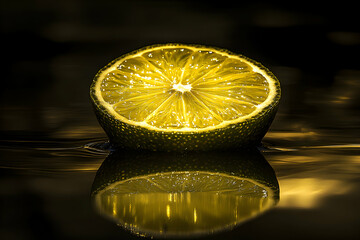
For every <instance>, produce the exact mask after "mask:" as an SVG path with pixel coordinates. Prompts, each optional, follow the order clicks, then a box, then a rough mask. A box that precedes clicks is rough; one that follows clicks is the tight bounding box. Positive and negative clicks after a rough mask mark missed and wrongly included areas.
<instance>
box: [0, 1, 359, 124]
mask: <svg viewBox="0 0 360 240" xmlns="http://www.w3.org/2000/svg"><path fill="white" fill-rule="evenodd" d="M0 8H1V10H0V11H1V12H0V13H1V39H2V51H1V52H2V54H1V56H2V76H1V80H2V81H1V82H2V86H1V88H0V96H1V98H0V99H1V106H24V107H34V106H37V107H39V108H40V107H41V106H57V107H58V106H73V105H76V104H88V86H89V84H90V82H91V80H92V78H93V76H94V75H95V74H96V72H97V71H98V69H100V68H101V67H102V66H104V65H105V64H107V63H108V62H109V61H111V60H112V59H114V58H116V57H119V56H120V55H121V54H124V53H127V52H129V51H132V50H135V49H137V48H140V47H143V46H146V45H150V44H155V43H168V42H181V43H197V44H203V45H210V46H217V47H220V48H226V49H228V50H230V51H233V52H236V53H241V54H244V55H246V56H248V57H250V58H253V59H255V60H258V61H260V62H261V63H263V64H264V65H265V66H267V67H269V68H270V69H271V70H272V71H273V72H274V73H275V75H278V77H279V79H280V81H281V83H282V85H283V87H285V88H287V87H288V86H289V85H292V86H294V85H296V91H294V96H286V95H287V93H286V91H284V95H285V96H286V98H288V99H286V102H287V104H290V105H291V104H292V105H293V106H292V107H293V108H295V109H292V110H291V111H295V112H297V111H299V110H300V111H301V109H299V108H301V105H300V104H298V103H299V101H300V102H302V101H304V100H305V99H304V98H305V96H304V94H303V93H304V92H306V90H308V89H309V87H322V88H325V87H329V86H330V85H333V84H335V82H336V77H337V76H338V75H339V74H342V75H349V74H350V75H351V74H352V75H354V74H356V77H359V72H358V71H356V72H354V70H359V61H358V53H359V44H360V32H359V20H358V19H359V18H358V17H359V16H358V11H357V9H358V8H357V6H356V4H355V2H353V1H352V2H346V1H327V2H322V1H319V2H318V1H286V2H284V1H279V2H278V1H165V0H163V1H162V0H159V1H146V0H142V1H138V0H135V1H130V0H129V1H116V0H102V1H94V0H64V1H48V0H36V1H33V0H11V1H10V0H1V6H0ZM349 71H350V72H349ZM288 75H291V76H288ZM293 76H295V77H293ZM291 81H292V82H291ZM294 81H296V82H294ZM357 87H359V86H358V85H357ZM356 100H359V97H357V99H356ZM292 102H295V103H292ZM304 104H305V102H304ZM358 106H359V105H356V107H358ZM283 107H285V106H283ZM288 107H289V106H288ZM289 108H290V107H289ZM0 124H1V123H0ZM5 125H6V124H5ZM0 126H1V130H5V129H4V128H5V127H4V125H0ZM36 127H37V128H40V127H41V126H36Z"/></svg>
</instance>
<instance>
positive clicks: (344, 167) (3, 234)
mask: <svg viewBox="0 0 360 240" xmlns="http://www.w3.org/2000/svg"><path fill="white" fill-rule="evenodd" d="M190 3H191V2H187V1H184V2H182V1H176V2H175V3H169V2H167V1H156V2H153V1H129V2H126V1H124V2H123V3H121V4H119V3H117V4H118V5H116V4H115V5H116V6H117V7H116V8H115V7H114V2H112V1H103V3H102V4H101V5H100V4H99V5H98V4H95V3H92V2H91V1H71V2H66V1H65V2H59V3H57V4H56V5H49V4H45V3H42V2H41V1H39V2H37V3H36V4H34V5H29V4H24V3H23V2H22V1H20V0H19V1H18V3H17V1H12V2H10V1H8V2H6V1H3V2H2V4H3V5H4V7H2V8H1V9H2V10H1V14H2V19H1V23H2V35H3V39H4V40H5V41H6V44H7V45H9V46H10V47H9V48H7V49H5V50H4V53H3V54H4V59H7V61H6V63H5V65H4V66H5V67H4V69H5V70H4V71H3V73H2V74H3V77H2V84H3V85H2V88H1V89H0V100H1V101H0V136H1V137H0V189H1V191H0V238H1V239H85V238H86V239H139V238H140V239H142V238H143V237H139V236H137V235H136V234H134V233H131V231H129V230H126V229H124V228H123V227H121V226H117V225H116V223H114V222H113V221H112V220H110V219H108V218H107V217H104V216H103V215H101V214H100V213H99V212H98V211H97V210H96V207H95V206H94V204H93V201H92V197H91V190H92V186H93V184H94V180H95V177H96V174H97V171H98V169H99V168H100V166H101V165H102V164H103V162H104V160H105V159H106V158H107V156H108V154H109V150H108V146H107V145H106V144H105V145H104V143H106V141H107V137H106V135H105V134H104V132H103V130H102V129H101V128H100V126H99V125H98V123H97V120H96V118H95V115H94V114H93V111H92V107H91V104H90V100H89V93H88V92H89V86H90V83H91V80H92V78H93V76H94V75H95V74H96V72H97V71H98V69H99V68H100V67H102V66H104V65H105V64H106V63H108V62H109V61H110V60H112V59H114V58H116V57H118V56H119V55H121V54H123V53H126V52H129V51H131V50H134V49H136V48H139V47H142V46H145V45H149V44H153V43H165V42H187V43H200V44H205V45H215V46H218V47H223V48H227V49H229V50H231V51H233V52H239V53H242V54H244V55H246V56H248V57H251V58H253V59H255V60H258V61H259V62H261V63H263V64H264V65H265V66H267V67H268V68H269V69H270V70H271V71H272V72H273V73H274V74H275V75H276V76H277V77H278V79H279V80H280V82H281V86H282V100H281V104H280V108H279V111H278V114H277V116H276V118H275V120H274V122H273V124H272V126H271V128H270V131H269V132H268V133H267V135H266V136H265V138H264V139H263V145H264V146H262V147H261V148H260V152H261V154H262V156H263V158H264V159H265V161H266V162H267V164H269V166H271V168H272V169H273V170H274V173H275V175H276V178H277V182H278V184H279V189H280V191H279V201H278V202H277V204H276V205H275V206H273V207H272V208H271V209H269V210H268V211H266V212H264V213H263V214H261V215H258V216H257V217H255V218H251V219H250V220H248V221H245V222H242V223H241V224H237V225H236V226H234V227H232V228H230V229H226V230H224V231H219V232H216V233H213V234H212V233H208V234H207V235H206V236H198V237H200V238H202V239H259V238H271V239H359V237H360V231H359V229H360V217H359V214H358V213H359V212H360V206H359V204H358V203H359V202H360V121H359V119H360V110H359V109H360V98H359V96H360V69H359V66H358V59H357V56H358V54H357V53H358V51H359V46H360V38H359V32H358V31H357V30H356V29H357V28H356V27H357V25H358V24H357V22H358V21H357V19H356V16H357V14H355V8H353V9H351V7H349V6H345V4H344V5H336V6H335V5H329V6H328V8H327V11H324V10H323V9H322V7H321V6H320V5H319V6H316V5H315V6H314V5H312V6H313V7H312V8H311V9H309V8H308V5H307V6H302V5H296V6H297V7H296V8H295V7H293V6H295V5H294V4H293V3H291V5H290V3H289V4H285V5H283V4H281V5H276V4H274V5H269V4H267V3H248V4H245V5H241V6H240V5H236V6H234V7H229V6H225V5H224V6H218V5H217V4H212V3H208V4H206V5H204V1H200V2H199V3H196V4H194V3H192V4H190ZM118 9H120V10H118ZM119 11H120V13H119ZM154 12H155V13H157V14H154ZM185 16H186V17H185ZM339 16H341V17H339ZM164 19H165V20H167V21H164ZM228 154H230V156H231V153H228ZM202 163H203V161H199V163H198V165H201V164H202ZM239 163H240V160H239ZM240 165H241V164H239V166H240ZM153 170H154V171H155V170H156V169H153ZM213 171H214V172H216V171H218V170H215V169H213Z"/></svg>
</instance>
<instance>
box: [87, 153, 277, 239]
mask: <svg viewBox="0 0 360 240" xmlns="http://www.w3.org/2000/svg"><path fill="white" fill-rule="evenodd" d="M92 195H93V199H94V204H95V207H96V209H97V210H98V212H99V213H101V214H102V215H103V216H105V217H108V218H110V219H112V220H113V221H115V222H117V223H119V225H120V226H122V227H124V228H126V229H129V230H130V231H132V232H134V233H135V234H138V235H143V236H150V237H154V236H157V237H169V236H172V237H184V236H186V237H190V236H199V235H204V234H210V233H214V232H219V231H223V230H225V229H231V228H234V227H235V226H237V225H239V224H240V223H242V222H244V221H246V220H249V219H251V218H254V217H256V216H258V215H259V214H262V213H264V212H265V211H267V210H269V209H271V208H272V207H274V206H275V205H276V204H277V202H278V199H279V187H278V182H277V179H276V176H275V174H274V171H273V169H272V168H271V166H270V165H269V164H268V163H267V162H266V161H265V159H264V158H263V156H262V155H261V154H260V152H259V151H258V150H253V151H251V152H244V151H235V152H203V153H187V154H171V153H149V152H145V153H141V152H133V153H128V152H125V153H124V152H114V153H111V154H110V155H109V156H108V158H107V159H106V160H105V161H104V162H103V164H102V165H101V167H100V169H99V170H98V172H97V175H96V177H95V180H94V184H93V194H92Z"/></svg>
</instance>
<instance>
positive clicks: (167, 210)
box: [166, 205, 170, 218]
mask: <svg viewBox="0 0 360 240" xmlns="http://www.w3.org/2000/svg"><path fill="white" fill-rule="evenodd" d="M166 216H167V217H168V218H170V206H169V205H166Z"/></svg>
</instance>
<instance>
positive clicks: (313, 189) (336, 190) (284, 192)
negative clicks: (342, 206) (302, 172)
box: [278, 178, 352, 208]
mask: <svg viewBox="0 0 360 240" xmlns="http://www.w3.org/2000/svg"><path fill="white" fill-rule="evenodd" d="M279 183H280V188H281V193H280V198H281V201H280V203H279V205H278V206H279V207H292V208H314V207H316V206H318V205H319V204H321V202H322V200H323V199H325V197H328V196H329V195H340V194H345V193H346V192H348V191H350V190H351V188H352V187H351V186H349V185H347V184H345V183H344V182H342V181H339V180H331V179H318V178H289V179H283V180H281V181H280V182H279Z"/></svg>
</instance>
